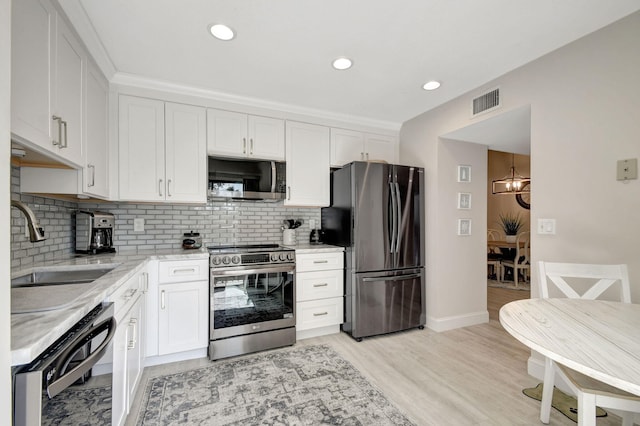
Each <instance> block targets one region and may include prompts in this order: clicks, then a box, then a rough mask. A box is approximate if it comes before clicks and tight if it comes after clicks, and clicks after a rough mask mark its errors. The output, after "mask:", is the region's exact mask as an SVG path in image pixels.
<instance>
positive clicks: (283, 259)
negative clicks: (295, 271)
mask: <svg viewBox="0 0 640 426" xmlns="http://www.w3.org/2000/svg"><path fill="white" fill-rule="evenodd" d="M280 260H281V261H283V262H284V261H285V260H287V255H286V254H285V253H280Z"/></svg>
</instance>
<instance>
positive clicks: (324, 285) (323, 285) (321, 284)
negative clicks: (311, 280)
mask: <svg viewBox="0 0 640 426" xmlns="http://www.w3.org/2000/svg"><path fill="white" fill-rule="evenodd" d="M328 285H329V284H328V283H320V284H314V285H313V286H314V287H326V286H328Z"/></svg>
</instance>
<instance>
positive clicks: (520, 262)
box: [499, 232, 531, 287]
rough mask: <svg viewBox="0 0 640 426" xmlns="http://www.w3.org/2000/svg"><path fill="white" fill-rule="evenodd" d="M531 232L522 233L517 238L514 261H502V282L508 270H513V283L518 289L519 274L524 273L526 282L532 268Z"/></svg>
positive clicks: (523, 276)
mask: <svg viewBox="0 0 640 426" xmlns="http://www.w3.org/2000/svg"><path fill="white" fill-rule="evenodd" d="M529 237H530V233H529V232H521V233H519V234H518V236H517V237H516V250H515V252H516V255H515V257H514V258H513V259H502V260H501V261H500V278H499V280H500V281H504V275H505V271H506V268H511V269H513V283H514V284H515V286H516V287H518V276H519V275H520V274H519V272H520V271H521V272H522V278H523V280H524V281H525V282H526V281H527V277H528V276H529V268H530V265H529V264H530V260H529V256H530V251H531V250H530V245H529V244H530V243H529Z"/></svg>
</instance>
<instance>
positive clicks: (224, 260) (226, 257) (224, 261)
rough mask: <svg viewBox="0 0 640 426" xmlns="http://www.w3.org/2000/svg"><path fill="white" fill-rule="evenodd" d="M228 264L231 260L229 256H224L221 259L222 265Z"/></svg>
mask: <svg viewBox="0 0 640 426" xmlns="http://www.w3.org/2000/svg"><path fill="white" fill-rule="evenodd" d="M229 262H231V259H230V258H229V256H224V257H223V258H222V263H224V264H225V265H228V264H229Z"/></svg>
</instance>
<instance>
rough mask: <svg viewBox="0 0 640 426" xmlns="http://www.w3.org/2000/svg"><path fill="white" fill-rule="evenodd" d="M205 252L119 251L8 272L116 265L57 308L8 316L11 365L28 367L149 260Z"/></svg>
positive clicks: (203, 255)
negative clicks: (9, 320)
mask: <svg viewBox="0 0 640 426" xmlns="http://www.w3.org/2000/svg"><path fill="white" fill-rule="evenodd" d="M208 257H209V253H208V252H207V250H206V249H200V250H189V251H186V250H168V251H167V250H163V251H153V250H148V251H147V250H145V251H123V252H121V253H115V254H101V255H96V256H83V257H69V258H68V259H57V260H54V261H48V262H42V263H39V264H37V265H33V266H31V267H28V268H20V269H15V270H12V271H11V277H12V278H14V277H17V276H21V275H24V274H29V273H31V272H36V271H38V270H42V269H47V270H53V269H56V268H58V269H65V268H66V267H69V266H80V267H83V268H84V267H85V266H86V268H87V269H91V268H104V267H107V266H113V265H117V266H116V267H115V269H113V270H112V271H110V272H108V273H107V274H105V275H103V276H102V277H100V278H98V279H97V280H95V281H93V282H91V283H89V284H76V285H83V286H84V285H87V286H90V287H83V289H86V291H83V292H82V293H81V295H80V296H79V297H77V298H76V299H74V300H73V302H71V303H70V304H68V305H67V306H64V307H61V308H60V309H55V310H50V311H44V312H31V313H21V314H12V315H11V365H12V366H18V365H22V364H28V363H29V362H31V361H32V360H33V359H35V358H36V357H37V356H38V355H39V354H40V353H42V352H43V351H44V350H45V349H46V348H47V347H49V346H50V345H51V344H52V343H53V342H55V341H56V340H57V339H58V338H59V337H60V336H62V335H63V334H64V333H65V332H66V331H67V330H68V329H69V328H71V327H72V326H73V325H74V324H75V323H76V322H78V321H79V320H80V319H81V318H82V317H84V316H85V315H86V314H87V313H88V312H89V311H91V309H93V308H94V307H95V306H96V305H98V304H99V303H100V302H102V301H104V300H106V299H107V298H108V297H109V296H110V295H111V294H112V293H113V292H115V291H116V290H117V289H118V287H119V286H121V285H123V284H124V283H126V282H127V280H128V279H129V278H131V277H132V276H134V275H135V274H136V273H137V272H138V271H140V270H141V269H143V268H144V267H145V265H146V264H147V263H148V262H149V261H152V260H178V259H185V260H187V259H206V258H208Z"/></svg>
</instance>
